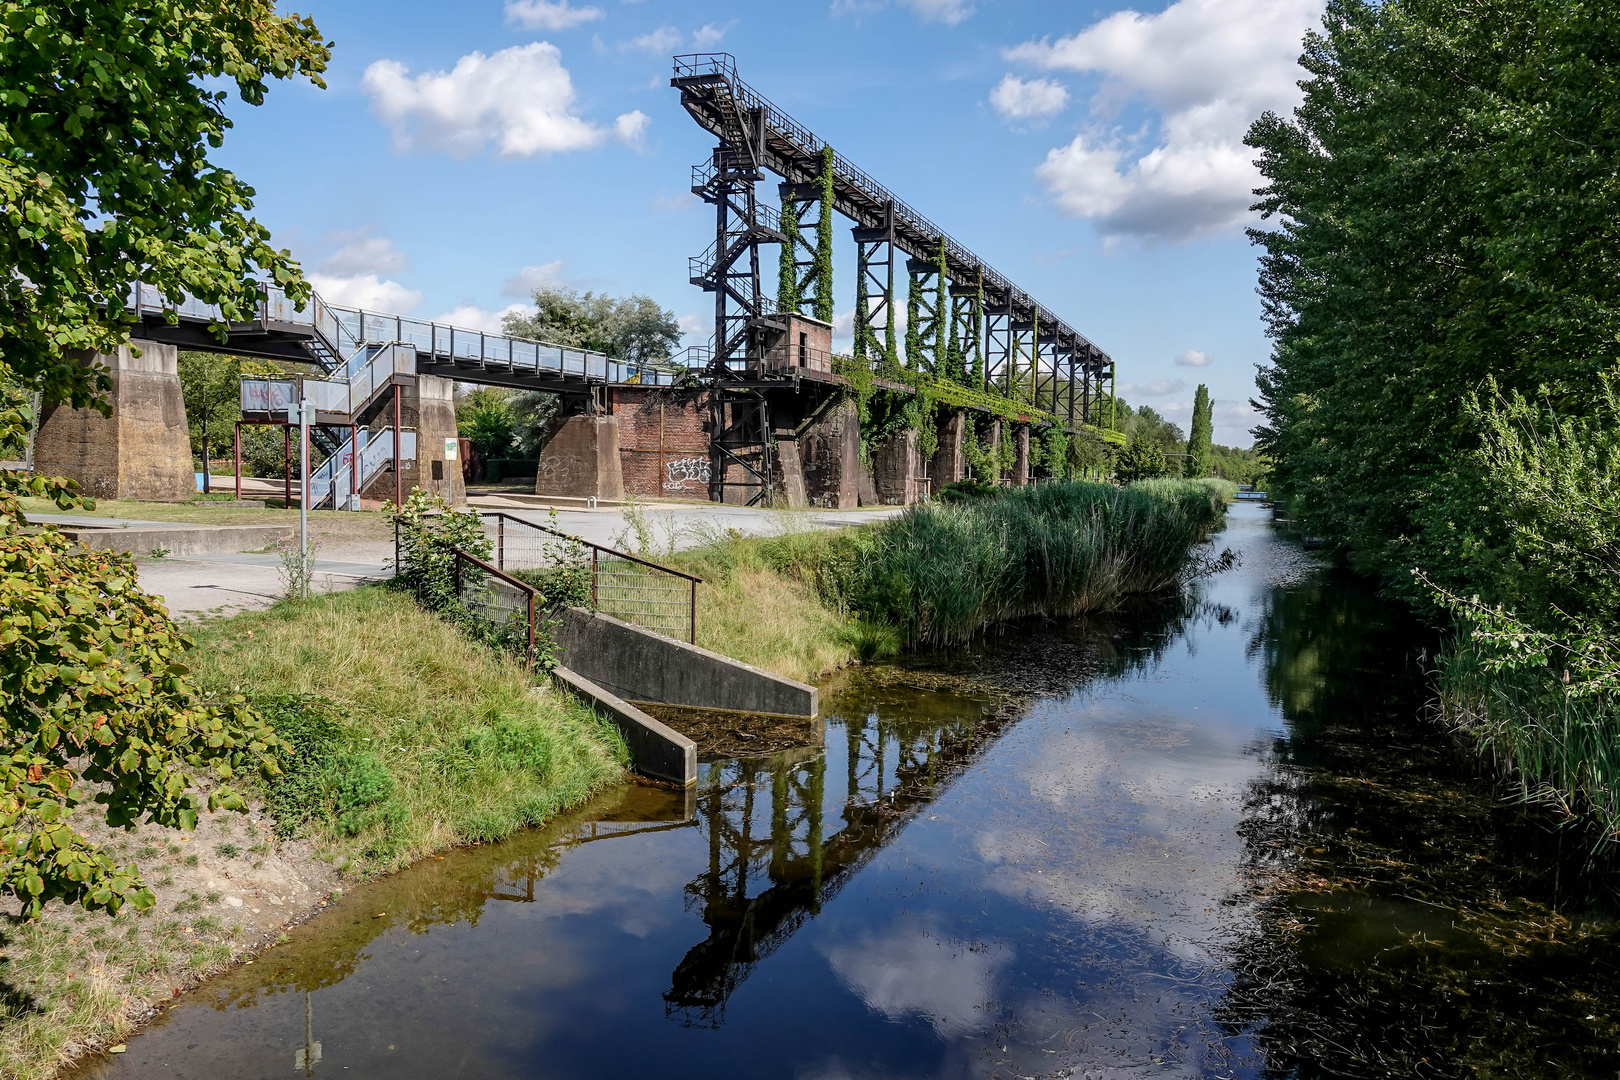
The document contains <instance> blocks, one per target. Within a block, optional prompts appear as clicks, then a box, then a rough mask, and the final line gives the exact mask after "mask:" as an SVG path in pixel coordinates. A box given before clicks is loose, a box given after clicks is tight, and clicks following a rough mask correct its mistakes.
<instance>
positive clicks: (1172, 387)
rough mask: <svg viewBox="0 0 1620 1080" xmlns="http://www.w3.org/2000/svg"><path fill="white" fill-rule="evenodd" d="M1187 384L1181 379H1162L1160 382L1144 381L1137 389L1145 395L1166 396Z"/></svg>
mask: <svg viewBox="0 0 1620 1080" xmlns="http://www.w3.org/2000/svg"><path fill="white" fill-rule="evenodd" d="M1186 385H1187V384H1186V383H1185V382H1182V381H1181V380H1180V379H1161V380H1160V381H1158V382H1150V383H1143V384H1142V385H1141V386H1138V387H1136V388H1135V389H1136V392H1137V393H1139V394H1141V395H1142V396H1143V397H1164V396H1165V395H1166V394H1173V393H1175V392H1176V391H1177V390H1180V389H1181V388H1182V387H1184V386H1186Z"/></svg>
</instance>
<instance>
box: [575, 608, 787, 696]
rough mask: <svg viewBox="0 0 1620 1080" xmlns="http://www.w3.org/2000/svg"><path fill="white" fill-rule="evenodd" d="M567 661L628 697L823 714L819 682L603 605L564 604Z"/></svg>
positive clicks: (592, 678) (607, 687) (586, 675)
mask: <svg viewBox="0 0 1620 1080" xmlns="http://www.w3.org/2000/svg"><path fill="white" fill-rule="evenodd" d="M554 614H555V615H556V616H557V619H558V625H557V646H558V653H559V659H560V660H561V661H562V663H563V664H564V666H566V667H568V668H570V669H572V670H573V671H576V672H578V673H579V674H580V675H581V676H583V677H584V678H586V679H589V680H590V681H591V682H593V683H595V684H596V685H598V686H600V687H602V688H604V689H606V690H607V691H609V692H610V693H613V694H616V695H618V696H619V697H621V698H623V699H624V700H626V701H632V702H635V701H641V702H653V703H656V704H662V705H685V706H688V707H690V708H696V709H724V710H727V711H731V712H748V713H769V714H772V715H776V716H815V715H816V711H817V706H818V702H817V700H816V688H815V687H813V686H807V685H805V684H804V683H801V682H795V681H793V680H792V679H784V678H782V677H781V676H780V675H772V674H771V673H770V672H768V671H761V670H760V669H759V668H756V667H751V666H750V665H748V664H744V663H742V662H741V661H738V660H733V659H732V658H731V657H729V656H721V655H720V654H719V653H715V652H710V651H709V650H708V649H700V648H698V647H697V646H696V645H688V644H687V643H686V642H684V641H676V640H674V639H673V638H667V637H664V636H663V635H662V634H658V633H654V632H653V631H651V630H643V629H642V628H641V627H639V626H632V625H630V624H629V623H626V622H620V621H619V620H618V619H615V618H612V617H611V616H608V615H603V614H601V613H600V612H595V613H593V612H589V611H586V610H585V609H583V608H560V609H557V610H556V612H555V613H554Z"/></svg>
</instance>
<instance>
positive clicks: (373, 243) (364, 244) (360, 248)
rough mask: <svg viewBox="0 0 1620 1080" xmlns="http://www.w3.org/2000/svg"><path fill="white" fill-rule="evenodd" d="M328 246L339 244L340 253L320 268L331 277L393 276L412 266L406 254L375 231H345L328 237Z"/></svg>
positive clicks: (318, 267) (323, 260) (366, 229)
mask: <svg viewBox="0 0 1620 1080" xmlns="http://www.w3.org/2000/svg"><path fill="white" fill-rule="evenodd" d="M325 239H326V241H327V242H328V243H335V244H337V245H338V248H337V250H336V251H334V252H332V254H330V255H328V256H327V257H326V258H324V259H322V260H321V261H320V264H319V265H318V266H317V267H316V269H317V270H319V272H320V273H322V274H325V275H327V276H328V277H329V278H337V277H353V276H355V275H357V274H365V273H375V274H389V273H395V272H397V271H400V270H403V269H405V267H406V266H407V265H409V263H408V261H407V260H406V258H405V253H404V252H403V251H400V250H399V249H398V248H396V247H394V242H393V241H392V240H390V239H389V238H388V237H386V236H373V235H372V232H371V229H370V228H369V227H367V228H360V229H344V230H342V231H340V232H335V233H332V234H331V235H330V236H327V237H326V238H325Z"/></svg>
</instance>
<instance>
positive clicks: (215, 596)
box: [38, 505, 901, 619]
mask: <svg viewBox="0 0 1620 1080" xmlns="http://www.w3.org/2000/svg"><path fill="white" fill-rule="evenodd" d="M485 509H487V508H485ZM504 512H505V513H509V514H511V515H512V516H513V517H518V518H521V519H523V520H525V521H530V522H533V523H535V524H537V525H548V524H550V523H551V521H550V516H549V515H548V514H547V513H546V512H545V511H544V510H536V509H534V508H532V507H529V508H524V509H507V510H505V511H504ZM900 512H901V510H900V508H899V507H883V508H875V509H871V510H848V511H839V510H802V511H778V510H755V509H750V508H747V507H737V506H718V505H715V506H703V505H692V506H669V507H659V506H655V507H652V508H650V509H647V510H646V517H647V520H648V522H649V524H650V526H651V528H652V532H653V536H652V537H651V545H650V546H651V548H652V549H653V551H652V554H651V555H650V556H649V557H650V558H653V559H657V557H658V555H659V554H662V553H664V552H667V551H668V550H669V549H670V545H671V543H672V542H673V545H674V549H675V550H677V551H680V550H685V549H686V548H690V547H696V546H699V545H701V544H704V543H709V542H711V541H712V540H713V539H717V538H719V537H720V536H722V535H724V533H725V531H726V530H729V529H735V530H736V531H738V532H740V533H743V534H744V535H749V536H766V535H770V534H772V533H780V532H783V531H787V530H790V529H829V528H840V527H842V526H845V525H858V524H864V523H868V522H872V521H878V520H881V519H883V518H887V517H893V516H895V515H897V514H899V513H900ZM38 516H39V517H40V518H41V519H42V520H43V519H44V518H45V517H46V515H38ZM52 516H56V515H52ZM67 516H68V515H60V517H62V518H66V517H67ZM94 520H95V521H96V522H97V523H98V524H100V525H103V526H106V525H109V524H111V525H113V526H114V527H116V526H117V525H118V524H119V523H120V520H119V519H110V518H97V519H94ZM131 524H132V525H138V524H142V523H141V522H135V521H131ZM556 527H557V528H558V529H560V530H561V531H563V532H566V533H568V534H570V535H572V536H578V537H580V538H581V539H583V540H588V541H590V542H591V543H595V544H601V545H603V546H618V543H617V541H618V540H619V538H620V537H621V536H623V535H624V534H625V532H626V530H627V529H628V528H629V522H627V521H626V520H625V515H624V512H623V511H622V510H621V509H602V510H560V511H558V512H557V520H556ZM628 543H629V547H630V550H632V551H633V550H635V548H636V546H637V544H636V541H635V538H634V536H631V537H630V538H629V541H628ZM393 557H394V547H393V544H392V543H391V542H379V541H361V542H351V543H344V544H340V545H330V546H327V547H321V548H319V549H317V551H316V559H315V572H314V577H313V582H312V584H313V587H314V588H315V589H316V591H318V592H331V591H339V590H343V589H352V588H355V587H356V586H358V585H364V584H367V583H370V582H376V581H383V580H386V579H387V578H388V577H389V576H390V575H391V573H392V570H391V569H390V566H391V563H392V561H393ZM136 566H137V569H138V573H139V575H140V581H141V585H142V587H143V588H145V589H147V590H148V591H150V592H154V593H156V594H158V595H159V596H161V597H163V599H164V602H165V603H166V604H167V605H168V607H169V612H170V614H172V615H173V616H174V617H176V618H178V619H186V618H199V617H206V616H208V615H213V614H229V613H231V612H236V611H245V610H254V609H259V608H267V607H269V606H270V605H271V604H274V603H275V602H276V601H277V600H278V599H280V598H281V596H282V594H283V593H284V592H285V585H284V582H283V579H282V572H281V558H280V556H278V555H264V554H250V553H247V552H243V553H240V554H217V555H190V556H184V557H174V556H171V557H168V558H161V559H140V560H138V561H137V563H136Z"/></svg>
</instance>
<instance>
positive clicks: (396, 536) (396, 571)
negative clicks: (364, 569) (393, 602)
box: [394, 507, 399, 577]
mask: <svg viewBox="0 0 1620 1080" xmlns="http://www.w3.org/2000/svg"><path fill="white" fill-rule="evenodd" d="M394 576H395V577H399V510H398V508H397V507H396V508H395V510H394Z"/></svg>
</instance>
